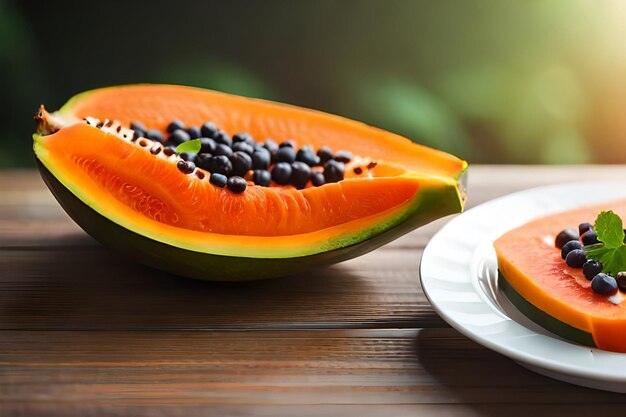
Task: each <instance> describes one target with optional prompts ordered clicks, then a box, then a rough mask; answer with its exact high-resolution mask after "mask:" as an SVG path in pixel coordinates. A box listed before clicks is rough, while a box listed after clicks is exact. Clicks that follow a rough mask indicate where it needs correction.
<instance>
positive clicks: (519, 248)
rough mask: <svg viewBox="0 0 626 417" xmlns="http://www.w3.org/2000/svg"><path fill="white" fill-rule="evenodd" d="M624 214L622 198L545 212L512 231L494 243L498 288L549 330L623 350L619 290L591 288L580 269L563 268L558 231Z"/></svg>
mask: <svg viewBox="0 0 626 417" xmlns="http://www.w3.org/2000/svg"><path fill="white" fill-rule="evenodd" d="M603 210H613V211H614V212H615V213H616V214H618V215H619V216H620V217H623V216H625V215H626V200H620V201H613V202H608V203H603V204H600V205H594V206H589V207H584V208H579V209H575V210H570V211H567V212H562V213H557V214H554V215H550V216H546V217H543V218H540V219H537V220H534V221H532V222H530V223H527V224H525V225H523V226H520V227H519V228H517V229H513V230H511V231H509V232H507V233H505V234H504V235H502V236H501V237H500V238H498V239H497V240H496V241H495V242H494V247H495V250H496V254H497V258H498V269H499V272H500V284H501V285H500V287H501V288H502V290H503V292H504V293H505V294H506V295H507V296H508V298H509V300H510V301H511V302H512V303H513V304H514V305H515V306H516V307H517V308H518V309H519V310H520V311H521V312H523V313H524V314H526V316H528V317H529V318H531V319H532V320H533V321H535V322H536V323H537V324H539V325H540V326H543V327H544V328H546V329H548V330H550V331H551V332H553V333H555V334H557V335H559V336H561V337H563V338H565V339H569V340H572V341H575V342H577V343H581V344H584V345H588V346H593V347H597V348H599V349H603V350H608V351H614V352H626V301H624V299H625V298H626V297H624V295H623V294H622V293H621V292H620V291H618V292H617V293H616V294H615V295H612V296H607V295H601V294H598V293H596V292H594V291H593V290H592V289H591V282H590V281H589V280H587V279H586V278H585V276H584V275H583V272H582V269H581V268H572V267H569V266H567V264H565V262H564V261H563V259H562V258H561V250H560V249H558V248H556V247H555V245H554V239H555V237H556V235H557V234H558V233H559V232H560V231H561V230H563V229H565V228H567V227H576V226H577V225H578V224H580V223H584V222H593V221H594V220H595V218H596V217H597V215H598V213H599V212H600V211H603Z"/></svg>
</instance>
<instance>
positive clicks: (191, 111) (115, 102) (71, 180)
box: [34, 85, 467, 280]
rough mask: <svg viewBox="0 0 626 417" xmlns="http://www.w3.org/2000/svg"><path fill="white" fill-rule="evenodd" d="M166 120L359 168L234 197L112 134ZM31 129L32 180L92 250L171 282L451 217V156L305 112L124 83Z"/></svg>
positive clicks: (314, 255) (302, 256) (337, 254)
mask: <svg viewBox="0 0 626 417" xmlns="http://www.w3.org/2000/svg"><path fill="white" fill-rule="evenodd" d="M96 119H97V120H105V119H106V120H109V121H115V122H114V123H113V122H108V126H109V128H108V129H107V124H106V123H105V124H104V125H102V123H101V125H98V126H95V125H94V123H86V122H85V120H96ZM173 119H181V120H185V121H186V122H187V123H188V124H195V125H200V124H202V123H203V122H206V121H213V122H215V123H216V124H217V125H219V126H220V127H221V128H223V129H224V130H225V131H227V132H228V133H230V134H233V133H235V132H238V131H246V132H248V133H250V134H251V135H252V136H254V137H259V138H267V137H271V138H274V139H276V140H277V141H283V140H287V139H292V140H293V141H295V142H296V143H297V144H299V145H310V146H312V147H314V148H319V147H321V146H324V145H327V146H331V147H334V148H341V149H346V150H349V151H351V152H352V153H353V154H354V155H355V157H354V158H353V160H352V162H351V164H352V165H350V164H348V165H347V168H351V167H353V165H354V164H366V165H368V166H369V167H370V168H371V169H369V170H368V172H367V175H356V174H355V172H359V173H360V172H361V171H360V168H359V169H354V170H351V169H346V175H345V178H344V179H343V180H341V181H338V182H333V183H327V184H324V185H322V186H319V187H313V186H311V185H309V186H307V187H306V188H304V189H296V188H295V187H290V186H276V185H275V184H274V186H270V187H260V186H255V185H253V184H252V183H248V184H249V186H248V188H247V189H246V190H245V192H243V193H241V194H235V193H232V192H229V191H228V190H227V189H224V188H219V187H216V186H214V185H213V184H211V183H210V182H209V181H208V178H209V176H210V174H209V173H206V175H205V174H202V175H200V174H198V175H188V174H185V173H183V172H181V171H180V170H179V169H178V168H177V164H176V161H177V157H176V155H173V156H170V157H163V156H162V155H160V156H155V155H153V154H152V153H151V152H150V151H149V148H150V145H151V142H150V141H149V140H147V139H145V140H144V139H141V140H136V141H133V140H131V139H129V137H127V135H126V134H124V131H125V129H126V128H125V126H129V124H130V123H131V122H133V121H141V122H142V123H144V124H145V125H147V126H150V127H153V128H156V129H159V130H160V131H162V132H164V131H165V130H166V127H167V124H168V123H169V122H170V121H171V120H173ZM36 120H37V123H38V133H36V134H35V135H34V152H35V155H36V157H37V161H38V166H39V168H40V172H41V174H42V177H43V179H44V180H45V182H46V184H47V185H48V186H49V188H50V189H51V191H52V192H53V194H54V195H55V197H56V198H57V200H58V201H59V202H60V204H61V205H62V206H63V207H64V208H65V210H66V211H67V212H68V213H69V215H70V216H71V217H72V218H73V219H74V220H75V221H76V222H77V223H78V224H79V225H80V226H81V227H83V229H84V230H85V231H87V232H88V233H89V234H90V235H92V236H93V237H94V238H96V239H97V240H99V241H101V242H102V243H103V244H105V245H107V246H109V247H112V248H114V249H117V250H118V251H121V252H123V253H126V254H127V255H129V256H130V257H131V258H133V259H135V260H137V261H140V262H142V263H144V264H147V265H150V266H153V267H156V268H160V269H163V270H166V271H170V272H172V273H175V274H178V275H183V276H188V277H193V278H200V279H210V280H249V279H260V278H269V277H275V276H281V275H287V274H291V273H294V272H296V271H299V270H303V269H306V268H310V267H315V266H321V265H327V264H331V263H335V262H340V261H343V260H346V259H349V258H352V257H354V256H358V255H361V254H364V253H366V252H369V251H371V250H373V249H375V248H377V247H379V246H381V245H383V244H385V243H387V242H389V241H391V240H393V239H395V238H397V237H399V236H400V235H402V234H404V233H406V232H408V231H410V230H412V229H414V228H416V227H418V226H420V225H423V224H425V223H427V222H430V221H432V220H434V219H436V218H439V217H442V216H445V215H449V214H453V213H457V212H459V211H461V210H462V209H463V203H464V188H463V181H464V178H465V175H464V173H465V171H466V167H467V164H466V163H465V162H464V161H462V160H460V159H458V158H456V157H454V156H451V155H449V154H446V153H444V152H441V151H437V150H434V149H430V148H427V147H424V146H421V145H418V144H415V143H413V142H411V141H409V140H408V139H405V138H402V137H400V136H398V135H395V134H392V133H389V132H385V131H382V130H379V129H375V128H373V127H369V126H366V125H364V124H361V123H358V122H355V121H351V120H348V119H344V118H341V117H338V116H333V115H330V114H326V113H322V112H318V111H314V110H307V109H303V108H298V107H294V106H289V105H285V104H278V103H272V102H268V101H262V100H257V99H250V98H245V97H239V96H234V95H229V94H224V93H219V92H214V91H208V90H203V89H197V88H191V87H182V86H171V85H129V86H119V87H109V88H104V89H98V90H93V91H89V92H85V93H82V94H79V95H77V96H75V97H74V98H72V99H70V100H69V101H68V103H67V104H65V105H64V106H63V107H62V108H61V110H59V111H58V112H56V113H54V114H48V113H47V112H45V110H43V109H42V110H40V112H39V113H38V115H37V116H36ZM120 131H121V132H122V133H121V134H120ZM372 167H373V168H372ZM354 168H358V167H356V166H354Z"/></svg>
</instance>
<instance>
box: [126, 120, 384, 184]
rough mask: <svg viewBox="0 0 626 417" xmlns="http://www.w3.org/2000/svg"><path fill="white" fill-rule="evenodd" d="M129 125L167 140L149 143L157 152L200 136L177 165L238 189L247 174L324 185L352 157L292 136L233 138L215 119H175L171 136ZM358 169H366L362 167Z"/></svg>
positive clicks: (259, 180) (266, 180) (338, 176)
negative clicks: (198, 122) (201, 171)
mask: <svg viewBox="0 0 626 417" xmlns="http://www.w3.org/2000/svg"><path fill="white" fill-rule="evenodd" d="M130 127H131V129H133V130H134V132H135V133H134V135H133V140H136V139H137V138H140V137H146V138H148V139H151V140H153V141H156V142H159V143H161V144H162V145H154V146H153V147H151V148H150V151H151V152H152V153H153V154H155V155H156V154H158V153H160V152H163V153H164V154H165V155H166V156H171V155H174V154H175V153H176V152H175V148H176V147H177V146H178V145H180V144H182V143H185V142H187V141H189V140H191V139H197V138H199V139H200V144H201V148H200V152H199V153H198V154H194V153H187V152H183V153H181V154H179V157H180V158H181V160H180V161H178V162H177V167H178V169H179V170H180V171H181V172H183V173H186V174H188V173H193V172H194V170H195V168H196V167H199V168H202V169H204V170H206V171H208V172H210V173H211V176H210V178H209V181H210V183H211V184H213V185H215V186H217V187H227V188H228V189H229V190H231V191H232V192H234V193H242V192H244V191H245V189H246V187H247V182H246V180H245V178H246V177H247V178H250V179H251V180H252V181H253V182H254V184H256V185H259V186H262V187H268V186H270V183H271V181H274V182H275V183H276V184H278V185H283V186H288V185H291V186H294V187H296V188H298V189H302V188H305V187H306V186H307V185H308V184H309V183H311V184H312V185H313V186H314V187H319V186H321V185H324V184H327V183H331V182H339V181H341V180H343V179H344V175H345V164H346V163H348V162H350V160H351V159H352V153H350V152H348V151H341V150H340V151H338V152H336V153H333V151H332V149H331V148H329V147H328V146H322V147H321V148H319V149H318V150H317V152H315V150H314V149H313V147H311V146H303V147H301V148H299V149H298V148H297V145H296V143H295V141H293V140H286V141H284V142H281V143H277V142H276V141H274V140H273V139H271V138H267V139H265V140H264V141H262V142H257V141H256V140H255V139H254V137H252V135H251V134H250V133H247V132H238V133H236V134H234V135H233V136H232V137H231V136H230V135H229V134H228V133H227V132H225V131H224V130H222V129H220V128H219V127H218V126H217V125H216V124H215V123H213V122H210V121H208V122H206V123H204V124H202V125H201V126H187V125H186V124H185V123H184V122H182V121H181V120H178V119H174V120H172V121H171V122H170V123H169V124H168V125H167V128H166V132H167V137H164V135H163V133H162V132H161V131H160V130H158V129H147V128H146V126H145V125H143V124H142V123H141V122H132V123H131V125H130ZM370 165H372V163H371V164H370ZM375 166H376V163H373V166H371V167H370V166H369V165H368V167H367V168H368V169H371V168H373V167H375ZM358 170H359V171H360V172H362V170H361V168H359V169H358ZM355 172H357V170H356V169H355ZM360 172H359V173H360Z"/></svg>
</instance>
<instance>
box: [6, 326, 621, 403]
mask: <svg viewBox="0 0 626 417" xmlns="http://www.w3.org/2000/svg"><path fill="white" fill-rule="evenodd" d="M0 365H2V368H0V401H1V403H2V404H3V406H4V407H5V408H4V409H5V410H10V409H14V410H18V409H20V408H24V409H25V410H28V411H29V412H30V411H31V410H35V411H36V410H37V409H41V410H44V409H52V408H54V409H55V410H62V412H71V413H72V414H74V413H76V414H83V413H89V412H91V411H97V410H98V409H106V408H107V407H109V406H110V405H111V404H115V406H116V408H119V409H124V410H129V409H133V410H134V411H138V410H141V409H142V408H143V407H146V409H145V410H144V411H142V412H141V413H139V412H137V414H136V415H139V414H142V415H169V413H168V410H172V409H176V410H181V409H190V410H193V409H196V410H203V406H204V407H207V406H212V407H215V406H218V407H221V408H222V411H224V412H225V411H227V410H230V412H233V411H234V410H238V411H237V412H241V409H239V406H241V405H246V406H250V405H254V409H253V410H249V411H253V412H251V413H250V414H252V415H271V414H265V413H266V412H267V413H274V412H278V410H280V409H281V407H287V408H285V409H283V412H285V411H284V410H290V411H291V412H295V414H293V415H300V412H301V411H302V410H308V412H310V413H311V415H313V414H316V413H314V412H313V411H314V410H315V411H319V412H322V411H323V412H324V413H330V415H336V414H335V413H338V412H340V410H344V411H348V410H350V408H351V407H354V406H355V405H356V406H358V407H354V409H353V410H350V414H353V413H354V412H355V410H359V409H360V410H364V407H363V406H364V405H375V406H378V407H377V408H376V410H377V411H379V412H383V413H384V412H385V411H384V410H385V409H386V408H385V407H384V406H387V405H390V404H395V405H402V406H403V407H404V409H403V408H402V407H400V408H398V409H397V410H398V412H399V413H400V414H403V413H406V414H407V415H408V414H409V413H410V412H419V411H426V410H428V411H429V412H432V413H433V414H432V415H448V414H447V411H448V410H456V411H455V412H456V413H458V414H457V415H472V414H474V415H479V413H481V412H482V411H483V409H484V408H486V409H490V408H491V410H492V411H494V412H498V413H504V412H507V414H510V413H511V412H513V414H512V415H523V414H522V411H528V410H529V409H532V407H533V406H534V407H536V408H538V406H539V405H541V406H542V407H544V406H547V409H548V410H549V409H551V408H552V409H556V408H557V406H560V405H563V404H567V405H568V409H569V410H570V411H575V410H574V409H575V407H574V406H576V407H578V408H580V407H586V406H588V405H589V404H590V403H594V402H597V401H601V402H602V404H604V405H611V406H614V407H615V409H616V410H617V408H618V407H617V406H621V407H623V406H624V405H626V397H624V396H623V395H618V394H611V393H606V392H598V391H594V390H590V389H585V388H580V387H574V386H571V385H568V384H565V383H561V382H557V381H554V380H551V379H549V378H545V377H542V376H539V375H536V374H534V373H532V372H530V371H527V370H525V369H523V368H521V367H519V366H518V365H517V364H515V363H513V362H512V361H510V360H508V359H506V358H503V357H502V356H500V355H498V354H496V353H493V352H491V351H489V350H486V349H484V348H482V347H480V346H478V345H476V344H475V343H473V342H470V341H469V340H468V339H466V338H464V337H463V336H461V335H459V334H458V333H457V332H456V331H454V330H452V329H425V330H320V331H254V332H242V331H231V332H224V331H219V332H198V331H187V332H175V331H169V332H143V331H133V332H129V331H126V332H41V331H38V332H30V331H22V332H11V331H5V332H3V337H2V339H0ZM487 365H488V367H489V372H485V366H487ZM297 405H300V406H305V407H302V408H293V407H294V406H297ZM438 405H441V406H443V407H442V408H437V407H436V406H438ZM258 406H262V407H264V408H257V407H258ZM309 406H314V407H319V408H317V409H309V408H308V407H309ZM322 406H323V407H322ZM518 406H523V407H522V408H521V409H520V410H516V409H517V407H518ZM393 409H394V408H391V410H393ZM146 410H149V411H146ZM204 410H205V411H206V409H204ZM507 410H508V411H507ZM387 412H389V410H387ZM144 413H145V414H144ZM58 414H59V415H61V412H59V413H58ZM133 414H135V413H133ZM280 414H281V412H279V415H280ZM83 415H84V414H83ZM285 415H287V414H285ZM354 415H359V414H354ZM371 415H374V414H371Z"/></svg>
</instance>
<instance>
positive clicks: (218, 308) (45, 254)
mask: <svg viewBox="0 0 626 417" xmlns="http://www.w3.org/2000/svg"><path fill="white" fill-rule="evenodd" d="M620 173H625V174H626V168H625V167H601V168H598V167H586V168H585V169H584V170H581V169H579V168H578V167H548V168H546V167H498V166H478V167H473V168H472V171H471V172H470V177H469V178H470V187H471V189H472V195H474V199H473V200H472V201H473V204H474V205H475V204H478V203H480V202H482V201H484V200H485V199H488V198H491V197H493V196H495V195H500V194H505V193H507V192H508V191H510V190H513V189H515V188H519V187H524V186H530V185H537V184H539V183H549V182H553V181H562V180H565V179H569V180H576V179H578V180H579V179H582V178H614V177H616V176H618V175H619V174H620ZM2 187H4V188H2ZM0 189H2V190H3V198H0V214H2V215H0V270H2V271H4V274H3V277H2V279H1V280H0V329H44V328H45V329H107V330H116V329H118V330H119V329H175V328H196V329H241V328H247V329H253V328H296V329H305V328H341V327H348V328H366V327H399V328H411V327H433V326H443V325H444V323H443V321H442V320H441V319H440V318H439V317H438V316H437V315H436V314H435V313H434V311H433V310H432V308H431V307H430V306H429V304H428V302H427V300H426V298H425V296H424V294H423V293H422V291H421V289H420V286H419V282H418V281H419V279H418V276H419V274H418V266H419V259H420V257H421V253H422V249H423V247H424V246H425V245H426V244H427V242H428V240H429V239H430V238H431V236H432V235H433V234H434V233H435V232H436V231H437V230H438V229H439V228H440V227H441V225H442V224H445V222H446V221H447V219H443V220H440V221H438V222H434V223H433V224H431V225H428V226H425V227H423V228H420V229H418V230H416V231H414V232H412V233H410V234H408V235H407V236H405V237H403V238H401V239H398V240H397V241H395V242H393V243H391V244H389V245H387V246H385V247H383V248H381V249H379V250H377V251H375V252H373V253H371V254H368V255H365V256H363V257H360V258H358V259H355V260H351V261H348V262H345V263H343V264H340V265H337V266H334V267H332V268H328V269H323V270H319V271H313V272H310V273H308V274H304V275H302V276H299V277H292V278H286V279H278V280H272V281H267V282H256V283H246V284H230V285H228V284H211V283H202V282H194V281H189V280H185V279H179V278H176V277H173V276H172V275H169V274H166V273H162V272H158V271H154V270H151V269H149V268H146V267H143V266H140V265H136V264H134V263H132V262H129V261H127V260H125V259H123V258H121V257H119V256H117V255H115V254H113V253H111V252H109V251H107V250H106V249H104V248H102V247H101V246H100V245H99V244H98V243H96V242H95V241H94V240H93V239H91V238H90V237H88V236H87V235H86V234H85V233H84V232H82V231H81V230H80V228H78V226H76V225H75V224H74V223H73V222H72V221H71V219H69V217H68V216H67V215H66V214H65V213H64V212H63V211H62V210H61V209H60V207H59V205H58V203H57V202H56V201H55V200H54V198H53V197H52V196H51V194H50V193H49V192H48V191H47V190H46V189H45V186H44V184H43V182H42V181H41V179H39V177H38V176H37V174H36V173H34V172H30V171H26V172H16V173H4V174H2V175H0Z"/></svg>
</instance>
